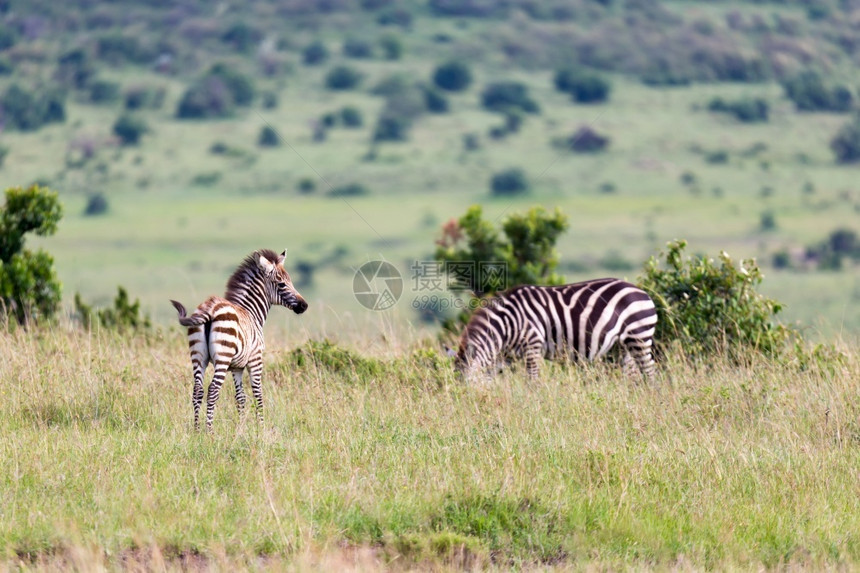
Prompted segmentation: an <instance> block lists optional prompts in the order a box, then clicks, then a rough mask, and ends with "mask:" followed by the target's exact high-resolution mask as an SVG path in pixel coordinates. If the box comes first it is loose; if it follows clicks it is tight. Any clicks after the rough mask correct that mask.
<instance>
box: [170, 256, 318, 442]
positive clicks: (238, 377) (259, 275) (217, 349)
mask: <svg viewBox="0 0 860 573" xmlns="http://www.w3.org/2000/svg"><path fill="white" fill-rule="evenodd" d="M286 257H287V251H284V252H283V253H281V254H280V255H277V254H275V253H274V251H270V250H269V249H262V250H259V251H255V252H254V253H252V254H250V255H248V256H247V257H246V258H245V260H244V261H243V262H242V263H241V264H240V265H239V266H238V268H237V269H236V270H235V272H234V273H233V275H232V276H231V277H230V279H229V280H228V281H227V292H226V294H225V295H224V297H223V298H221V297H217V296H210V297H209V298H208V299H206V300H205V301H203V303H201V304H200V306H198V307H197V309H196V310H195V311H194V312H193V313H192V314H191V315H190V316H189V315H188V314H187V313H186V311H185V307H184V306H182V304H180V303H178V302H176V301H175V300H171V301H170V302H171V303H173V306H174V307H175V308H176V310H177V312H178V313H179V324H181V325H182V326H186V327H188V346H189V350H190V351H191V367H192V370H193V372H194V390H193V392H192V406H193V407H194V428H195V429H197V428H199V427H200V422H199V417H200V405H201V403H202V402H203V374H204V372H205V371H206V368H207V367H208V366H209V363H210V362H211V363H212V364H213V365H214V368H215V372H214V374H213V375H212V381H211V382H210V383H209V394H208V396H207V398H206V429H207V430H211V429H212V418H213V416H214V412H215V402H217V401H218V395H219V394H220V392H221V385H222V384H223V383H224V378H225V377H226V376H227V372H228V371H229V372H231V373H232V374H233V383H234V385H235V386H236V405H237V407H238V408H239V411H240V412H242V411H244V408H245V391H244V389H243V388H242V375H243V372H244V371H245V370H248V374H249V378H250V379H251V391H252V392H253V394H254V402H255V403H256V409H257V417H258V418H259V419H260V421H262V420H263V390H262V386H261V385H260V380H261V378H262V373H263V350H264V349H265V343H264V341H263V325H264V324H265V322H266V317H267V316H268V314H269V309H270V308H271V307H272V305H273V304H277V305H281V306H285V307H287V308H289V309H290V310H292V311H293V312H295V313H296V314H301V313H303V312H304V311H305V310H307V308H308V303H307V302H305V299H303V298H302V296H301V295H300V294H299V293H298V292H297V291H296V289H295V288H294V287H293V282H292V280H291V279H290V274H289V273H288V272H287V271H286V269H284V259H286Z"/></svg>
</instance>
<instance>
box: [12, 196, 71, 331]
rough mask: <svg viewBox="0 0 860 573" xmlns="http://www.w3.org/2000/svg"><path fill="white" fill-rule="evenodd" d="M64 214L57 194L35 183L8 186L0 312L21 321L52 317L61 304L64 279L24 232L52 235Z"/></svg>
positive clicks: (50, 260)
mask: <svg viewBox="0 0 860 573" xmlns="http://www.w3.org/2000/svg"><path fill="white" fill-rule="evenodd" d="M62 216H63V210H62V206H61V205H60V201H59V199H58V197H57V194H56V193H54V192H52V191H50V190H49V189H46V188H43V187H39V186H38V185H32V186H31V187H28V188H27V189H22V188H20V187H12V188H10V189H7V190H6V204H5V205H4V206H3V208H2V210H0V305H2V308H0V316H2V317H3V318H4V320H5V321H7V322H8V320H9V318H14V319H15V320H16V321H17V322H18V323H19V324H27V323H30V322H32V321H36V320H40V319H44V318H50V317H51V316H53V315H54V314H55V313H56V311H57V309H58V308H59V306H60V282H59V280H58V279H57V276H56V273H55V272H54V259H53V258H52V257H51V255H49V254H48V253H47V252H45V251H43V250H37V251H35V252H33V251H30V250H28V249H25V248H24V235H25V234H27V233H30V232H32V233H35V234H36V235H40V236H48V235H52V234H54V233H55V232H56V230H57V223H58V222H59V220H60V218H62Z"/></svg>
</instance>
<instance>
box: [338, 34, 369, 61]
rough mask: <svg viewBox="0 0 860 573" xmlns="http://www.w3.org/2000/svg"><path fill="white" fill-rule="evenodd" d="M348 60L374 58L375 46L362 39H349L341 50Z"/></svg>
mask: <svg viewBox="0 0 860 573" xmlns="http://www.w3.org/2000/svg"><path fill="white" fill-rule="evenodd" d="M341 51H342V52H343V55H344V56H346V57H347V58H355V59H366V58H372V57H373V44H371V43H370V42H368V41H367V40H362V39H360V38H347V39H346V40H344V42H343V47H342V48H341Z"/></svg>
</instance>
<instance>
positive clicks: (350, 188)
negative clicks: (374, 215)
mask: <svg viewBox="0 0 860 573" xmlns="http://www.w3.org/2000/svg"><path fill="white" fill-rule="evenodd" d="M369 194H370V189H368V188H367V187H366V186H365V185H363V184H362V183H347V184H346V185H340V186H338V187H332V188H331V189H329V191H328V196H329V197H363V196H365V195H369Z"/></svg>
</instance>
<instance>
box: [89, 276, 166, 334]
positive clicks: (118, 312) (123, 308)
mask: <svg viewBox="0 0 860 573" xmlns="http://www.w3.org/2000/svg"><path fill="white" fill-rule="evenodd" d="M75 314H76V316H77V318H78V320H80V321H81V323H82V324H83V326H84V328H87V329H90V328H92V327H93V324H94V323H96V322H98V324H99V325H100V326H101V327H102V328H107V329H111V330H117V331H119V332H126V331H129V330H131V331H139V330H144V331H145V330H149V329H150V328H152V322H151V321H150V319H149V317H148V316H147V315H145V314H142V313H141V312H140V300H138V299H135V301H134V302H131V299H130V298H129V296H128V292H126V290H125V289H124V288H123V287H121V286H118V287H117V293H116V298H114V300H113V308H99V309H95V310H93V308H92V306H90V305H88V304H86V303H84V301H83V299H82V298H81V295H80V293H75Z"/></svg>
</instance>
